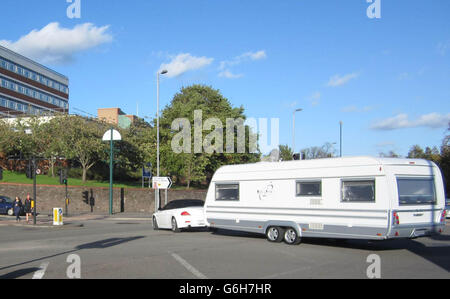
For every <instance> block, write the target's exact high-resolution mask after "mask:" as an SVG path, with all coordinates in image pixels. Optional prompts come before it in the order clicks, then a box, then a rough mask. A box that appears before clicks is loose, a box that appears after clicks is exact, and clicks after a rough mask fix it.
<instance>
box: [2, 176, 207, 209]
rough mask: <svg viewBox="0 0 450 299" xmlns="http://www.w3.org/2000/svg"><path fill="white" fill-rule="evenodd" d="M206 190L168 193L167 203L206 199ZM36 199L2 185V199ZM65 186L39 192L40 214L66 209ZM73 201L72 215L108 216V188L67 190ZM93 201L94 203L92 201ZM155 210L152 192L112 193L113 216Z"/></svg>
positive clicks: (27, 189) (29, 189)
mask: <svg viewBox="0 0 450 299" xmlns="http://www.w3.org/2000/svg"><path fill="white" fill-rule="evenodd" d="M206 192H207V191H206V190H169V192H168V201H172V200H176V199H202V200H205V198H206ZM28 193H30V195H31V196H33V186H32V185H22V184H11V183H0V195H3V196H8V197H10V198H11V199H14V198H15V197H16V196H19V197H20V198H21V199H22V201H24V200H25V198H26V196H27V194H28ZM65 193H66V189H65V186H42V185H39V186H37V188H36V194H37V207H38V212H39V213H42V214H51V213H52V210H53V208H64V199H65ZM164 193H165V191H164V190H161V203H162V205H163V206H164V200H165V199H164ZM68 195H69V196H68V197H69V198H70V205H69V213H72V214H83V213H90V212H93V213H102V214H103V213H108V212H109V188H98V187H89V188H88V187H68ZM92 198H93V199H94V200H91V199H92ZM154 210H155V195H154V191H153V190H152V189H148V188H147V189H131V188H126V189H121V188H114V190H113V212H114V213H121V212H125V213H140V212H144V213H152V212H153V211H154Z"/></svg>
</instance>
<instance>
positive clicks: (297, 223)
mask: <svg viewBox="0 0 450 299" xmlns="http://www.w3.org/2000/svg"><path fill="white" fill-rule="evenodd" d="M445 216H446V215H445V194H444V184H443V180H442V175H441V172H440V170H439V168H438V167H437V166H436V164H434V163H433V162H430V161H426V160H418V159H391V158H373V157H349V158H331V159H319V160H306V161H289V162H262V163H256V164H247V165H232V166H224V167H221V168H220V169H219V170H217V172H216V173H215V174H214V177H213V178H212V181H211V185H210V187H209V190H208V194H207V197H206V202H205V217H206V222H207V224H208V226H209V227H211V228H223V229H230V230H239V231H247V232H255V233H261V234H265V235H266V236H267V239H268V240H269V241H272V242H281V241H283V240H284V241H285V242H286V243H288V244H298V243H300V240H301V237H319V238H344V239H373V240H384V239H392V238H416V237H422V236H427V235H431V234H435V233H437V234H439V233H441V232H442V230H443V228H444V226H445V218H446V217H445Z"/></svg>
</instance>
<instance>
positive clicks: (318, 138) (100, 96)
mask: <svg viewBox="0 0 450 299" xmlns="http://www.w3.org/2000/svg"><path fill="white" fill-rule="evenodd" d="M380 1H381V18H380V19H370V18H368V16H367V14H366V10H367V8H368V7H369V5H370V3H367V2H366V0H342V1H336V0H296V1H263V0H261V1H235V0H226V1H225V0H220V1H218V0H217V1H211V0H208V1H206V0H205V1H197V0H191V1H186V0H184V1H181V0H179V1H173V0H164V1H156V0H151V1H150V0H145V1H140V0H133V1H119V0H109V1H107V0H101V1H100V0H81V18H79V19H77V18H74V19H69V18H68V17H67V14H66V9H67V7H68V6H69V5H70V3H67V2H66V0H41V1H29V0H2V11H4V12H5V11H6V12H8V13H3V14H2V18H1V19H0V44H3V45H5V46H7V47H10V48H12V49H13V50H16V51H19V52H21V53H23V54H24V55H26V56H29V57H30V58H33V59H36V60H38V61H40V62H41V63H43V64H45V65H46V66H48V67H50V68H52V69H54V70H56V71H58V72H61V73H63V74H65V75H66V76H68V77H69V79H70V104H71V107H72V108H78V109H81V110H83V111H86V112H88V113H91V114H93V115H96V111H97V108H107V107H121V108H122V110H124V111H125V112H127V113H130V114H135V113H136V105H137V103H139V115H140V116H149V117H153V116H154V115H155V114H156V105H155V102H156V79H155V73H156V71H157V70H158V69H160V68H161V67H162V66H164V67H166V68H169V70H170V71H171V76H166V77H164V78H162V80H161V102H162V106H164V105H166V104H168V103H169V102H170V100H171V98H172V97H173V95H174V94H175V93H176V92H178V91H179V90H180V88H181V87H182V86H187V85H190V84H194V83H200V84H206V85H211V86H212V87H214V88H216V89H220V91H221V92H222V94H223V95H224V96H225V97H227V98H228V99H229V100H230V101H231V103H232V104H233V105H235V106H241V105H243V106H244V108H245V113H246V115H247V116H248V117H253V118H279V119H280V137H279V139H280V143H281V144H289V145H291V143H292V111H293V110H294V109H295V108H303V109H304V111H303V112H300V113H298V114H297V115H296V124H297V125H296V148H297V150H298V149H300V148H304V147H309V146H319V145H322V144H324V143H325V142H337V143H338V142H339V121H341V120H342V121H343V122H344V144H343V148H344V155H378V154H379V152H388V151H390V150H394V151H395V152H397V153H399V154H401V155H406V154H407V152H408V150H409V148H410V147H411V146H412V145H414V144H419V145H421V146H422V147H425V146H434V145H437V146H440V144H441V142H442V139H443V137H444V135H445V131H446V128H447V125H446V124H448V122H449V120H450V17H449V13H450V2H449V1H447V0H408V1H407V0H395V1H394V0H380ZM33 30H35V32H32V31H33ZM43 45H44V46H43ZM43 49H45V50H43ZM72 112H76V111H75V110H72ZM336 148H337V149H338V148H339V145H338V144H337V145H336Z"/></svg>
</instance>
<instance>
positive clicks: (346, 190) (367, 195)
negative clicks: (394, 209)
mask: <svg viewBox="0 0 450 299" xmlns="http://www.w3.org/2000/svg"><path fill="white" fill-rule="evenodd" d="M342 201H343V202H375V181H374V180H364V181H342Z"/></svg>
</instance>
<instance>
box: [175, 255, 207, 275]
mask: <svg viewBox="0 0 450 299" xmlns="http://www.w3.org/2000/svg"><path fill="white" fill-rule="evenodd" d="M171 255H172V257H173V258H174V259H176V260H177V262H179V263H180V264H181V265H182V266H183V267H185V268H186V269H187V270H188V271H189V272H191V273H192V274H194V276H195V277H197V278H199V279H208V277H206V276H205V275H204V274H203V273H201V272H200V271H198V270H197V269H195V268H194V267H193V266H192V265H191V264H189V263H188V262H186V261H185V260H184V259H183V258H182V257H181V256H179V255H178V254H176V253H171Z"/></svg>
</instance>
